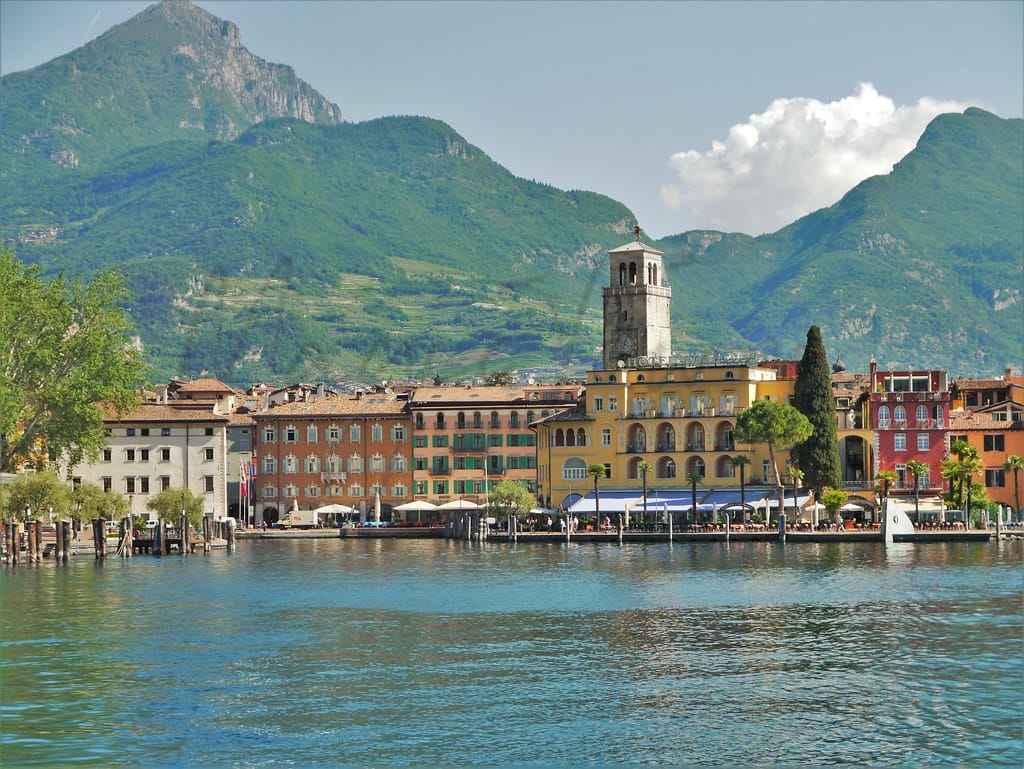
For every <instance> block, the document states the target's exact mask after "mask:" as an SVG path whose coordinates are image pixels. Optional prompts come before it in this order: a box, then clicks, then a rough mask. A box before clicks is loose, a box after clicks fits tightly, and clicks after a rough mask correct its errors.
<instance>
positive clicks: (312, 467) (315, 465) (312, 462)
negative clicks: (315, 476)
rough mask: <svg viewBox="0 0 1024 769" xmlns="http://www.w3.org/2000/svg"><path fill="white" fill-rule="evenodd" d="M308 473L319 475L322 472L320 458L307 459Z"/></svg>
mask: <svg viewBox="0 0 1024 769" xmlns="http://www.w3.org/2000/svg"><path fill="white" fill-rule="evenodd" d="M306 472H307V473H319V472H320V457H306Z"/></svg>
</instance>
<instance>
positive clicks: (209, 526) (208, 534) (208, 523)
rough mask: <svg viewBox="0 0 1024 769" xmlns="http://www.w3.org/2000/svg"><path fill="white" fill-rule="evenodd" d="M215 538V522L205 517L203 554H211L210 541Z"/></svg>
mask: <svg viewBox="0 0 1024 769" xmlns="http://www.w3.org/2000/svg"><path fill="white" fill-rule="evenodd" d="M212 537H213V521H212V520H211V519H210V518H208V517H207V516H205V515H204V516H203V552H204V553H209V552H210V539H211V538H212Z"/></svg>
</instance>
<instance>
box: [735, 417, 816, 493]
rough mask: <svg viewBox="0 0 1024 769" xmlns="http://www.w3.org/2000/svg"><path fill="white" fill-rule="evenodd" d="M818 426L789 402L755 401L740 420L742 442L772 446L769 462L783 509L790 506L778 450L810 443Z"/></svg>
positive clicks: (737, 424)
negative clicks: (805, 442) (809, 440)
mask: <svg viewBox="0 0 1024 769" xmlns="http://www.w3.org/2000/svg"><path fill="white" fill-rule="evenodd" d="M813 431H814V427H813V426H812V425H811V423H810V421H809V420H808V419H807V417H805V416H804V415H803V414H801V413H800V412H799V411H797V410H796V409H795V408H793V407H792V406H790V405H789V404H786V403H780V402H778V401H768V400H759V401H754V402H753V403H752V404H750V406H749V407H748V408H745V409H744V410H743V411H741V412H740V413H739V415H738V416H737V417H736V438H737V440H739V441H740V442H741V443H747V444H757V443H764V444H766V445H767V446H768V461H769V462H770V463H771V466H772V472H773V473H774V474H775V489H776V496H777V498H778V500H779V510H780V511H781V510H784V509H785V505H786V499H785V495H786V489H785V487H784V486H783V485H782V477H781V476H780V475H779V464H778V462H777V460H776V457H775V452H776V450H778V451H787V450H789V449H792V448H793V447H794V446H798V445H800V444H801V443H803V442H804V441H805V440H807V439H808V438H809V437H810V435H811V433H812V432H813Z"/></svg>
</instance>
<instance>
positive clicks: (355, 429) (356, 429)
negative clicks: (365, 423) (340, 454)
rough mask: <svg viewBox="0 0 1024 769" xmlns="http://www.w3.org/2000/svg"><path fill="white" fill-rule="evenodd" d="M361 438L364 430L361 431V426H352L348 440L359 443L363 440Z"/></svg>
mask: <svg viewBox="0 0 1024 769" xmlns="http://www.w3.org/2000/svg"><path fill="white" fill-rule="evenodd" d="M361 436H362V430H360V426H359V425H352V426H351V427H349V428H348V438H349V440H350V441H353V442H358V441H360V440H362V438H361Z"/></svg>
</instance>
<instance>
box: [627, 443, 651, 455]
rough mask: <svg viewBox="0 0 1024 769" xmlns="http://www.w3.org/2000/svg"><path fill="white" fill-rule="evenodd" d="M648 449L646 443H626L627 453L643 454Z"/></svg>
mask: <svg viewBox="0 0 1024 769" xmlns="http://www.w3.org/2000/svg"><path fill="white" fill-rule="evenodd" d="M646 451H647V445H646V444H644V443H629V444H627V445H626V453H627V454H643V453H645V452H646Z"/></svg>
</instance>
